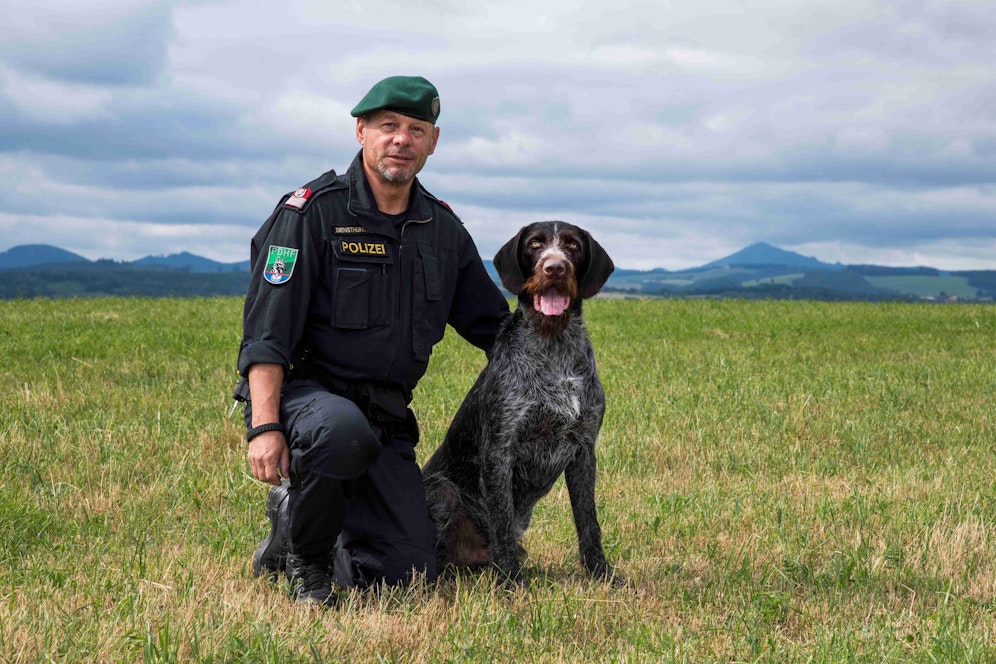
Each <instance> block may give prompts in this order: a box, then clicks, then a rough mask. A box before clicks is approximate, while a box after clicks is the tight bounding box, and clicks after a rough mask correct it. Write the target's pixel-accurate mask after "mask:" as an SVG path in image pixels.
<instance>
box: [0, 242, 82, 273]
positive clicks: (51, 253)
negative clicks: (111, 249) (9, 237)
mask: <svg viewBox="0 0 996 664" xmlns="http://www.w3.org/2000/svg"><path fill="white" fill-rule="evenodd" d="M87 262H89V259H87V258H84V257H83V256H80V255H79V254H74V253H73V252H71V251H66V250H65V249H59V248H58V247H53V246H51V245H47V244H22V245H21V246H19V247H11V248H10V249H8V250H7V251H4V252H0V270H8V269H16V268H22V267H30V266H33V265H49V264H56V263H87Z"/></svg>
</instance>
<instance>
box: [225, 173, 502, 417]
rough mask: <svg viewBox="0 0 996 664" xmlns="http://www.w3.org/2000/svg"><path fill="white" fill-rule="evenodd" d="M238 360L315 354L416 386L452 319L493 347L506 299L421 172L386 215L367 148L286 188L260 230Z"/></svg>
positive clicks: (361, 377)
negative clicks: (340, 167) (405, 202)
mask: <svg viewBox="0 0 996 664" xmlns="http://www.w3.org/2000/svg"><path fill="white" fill-rule="evenodd" d="M251 263H252V278H251V281H250V285H249V292H248V294H247V297H246V302H245V310H244V314H243V339H242V346H241V349H240V351H239V359H238V369H239V373H241V374H242V375H243V376H246V375H248V369H249V367H250V366H251V365H253V364H256V363H275V364H282V365H284V368H285V371H286V370H287V369H288V368H290V367H291V365H292V364H293V363H294V362H299V361H302V357H306V358H307V360H306V361H307V362H308V363H310V364H311V365H312V367H313V368H314V369H316V370H317V371H318V373H319V374H321V375H326V376H332V377H334V378H335V380H341V381H345V382H348V383H355V382H363V381H372V382H377V383H381V384H388V385H394V386H397V387H400V388H402V389H403V390H404V391H405V392H407V393H408V394H409V398H410V393H411V390H412V389H414V387H415V384H416V383H417V382H418V380H419V378H421V377H422V375H423V374H424V373H425V370H426V367H427V365H428V361H429V354H430V353H431V352H432V347H433V345H434V344H435V343H436V342H438V341H439V340H440V339H442V337H443V333H444V331H445V328H446V324H447V323H449V324H450V325H452V326H453V328H454V329H456V331H457V332H459V333H460V335H461V336H463V337H464V338H465V339H467V340H468V341H470V342H471V343H472V344H474V345H475V346H478V347H479V348H482V349H484V350H489V349H490V348H491V345H492V344H493V343H494V338H495V334H496V333H497V331H498V327H499V325H500V322H501V320H502V318H503V317H504V316H505V315H506V314H508V303H507V302H506V300H505V298H504V296H503V295H502V294H501V291H500V290H499V289H498V287H497V286H496V285H495V284H494V282H493V281H492V280H491V278H490V277H489V276H488V274H487V272H486V271H485V269H484V265H483V263H482V262H481V258H480V255H479V254H478V252H477V248H476V247H475V245H474V242H473V240H472V239H471V237H470V234H469V233H468V232H467V230H466V229H465V228H464V226H463V224H462V222H461V221H460V220H459V219H458V218H457V217H456V215H454V214H453V212H452V211H451V210H450V209H449V208H448V206H446V205H445V204H443V203H442V202H440V201H439V200H437V199H436V198H434V197H433V196H432V195H431V194H429V193H428V192H427V191H426V190H425V189H423V188H422V186H421V184H419V182H418V180H417V179H416V180H415V181H414V182H413V185H412V193H411V200H410V203H409V206H408V210H407V212H406V213H405V216H404V218H403V220H402V221H398V220H396V219H392V218H389V217H386V216H385V215H383V214H382V213H381V212H380V211H379V210H378V209H377V205H376V202H375V201H374V198H373V194H372V192H371V190H370V186H369V184H368V183H367V180H366V176H365V173H364V170H363V164H362V153H360V154H358V155H357V156H356V158H355V159H354V160H353V163H352V165H351V166H350V167H349V170H348V171H347V172H346V174H345V175H339V176H337V175H336V174H335V172H333V171H329V172H328V173H326V174H325V175H323V176H321V177H320V178H318V179H316V180H314V181H313V182H311V183H309V184H307V185H305V186H304V187H302V188H301V189H298V190H297V191H296V192H294V193H293V194H288V195H287V196H285V197H284V198H283V199H282V200H281V202H280V204H279V205H278V206H277V208H276V209H275V210H274V212H273V214H272V215H271V216H270V218H269V219H268V220H267V222H266V223H265V224H263V226H262V227H261V228H260V230H259V232H258V233H257V234H256V236H255V237H254V238H253V240H252V260H251Z"/></svg>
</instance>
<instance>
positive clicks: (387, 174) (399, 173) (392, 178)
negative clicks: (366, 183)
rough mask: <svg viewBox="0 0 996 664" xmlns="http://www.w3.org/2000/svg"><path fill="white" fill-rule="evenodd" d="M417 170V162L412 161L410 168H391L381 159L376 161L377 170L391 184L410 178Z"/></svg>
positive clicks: (400, 182) (409, 179) (401, 182)
mask: <svg viewBox="0 0 996 664" xmlns="http://www.w3.org/2000/svg"><path fill="white" fill-rule="evenodd" d="M418 171H419V164H417V163H414V162H413V163H412V165H411V167H410V168H405V169H397V170H391V169H390V168H388V167H387V166H386V165H384V162H383V161H378V162H377V172H378V173H380V175H381V177H382V178H384V179H385V180H387V181H388V182H390V183H392V184H404V183H406V182H409V181H411V180H412V178H414V177H415V174H416V173H418Z"/></svg>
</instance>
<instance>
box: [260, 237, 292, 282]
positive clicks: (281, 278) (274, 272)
mask: <svg viewBox="0 0 996 664" xmlns="http://www.w3.org/2000/svg"><path fill="white" fill-rule="evenodd" d="M296 263H297V249H291V248H289V247H277V246H274V245H272V244H271V245H270V253H269V255H267V257H266V268H264V270H263V278H264V279H266V280H267V281H269V282H270V283H271V284H274V285H277V286H279V285H280V284H285V283H287V282H288V281H290V278H291V275H293V274H294V265H295V264H296Z"/></svg>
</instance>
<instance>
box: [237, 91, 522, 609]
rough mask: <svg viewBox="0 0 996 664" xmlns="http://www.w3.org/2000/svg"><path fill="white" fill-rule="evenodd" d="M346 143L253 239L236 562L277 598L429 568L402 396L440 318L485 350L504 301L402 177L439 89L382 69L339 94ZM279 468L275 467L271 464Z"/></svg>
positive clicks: (465, 242) (429, 572)
mask: <svg viewBox="0 0 996 664" xmlns="http://www.w3.org/2000/svg"><path fill="white" fill-rule="evenodd" d="M352 115H353V116H354V117H355V118H356V138H357V140H358V142H359V144H360V145H361V149H360V152H359V153H358V154H357V156H356V158H355V159H354V160H353V163H352V165H351V166H350V167H349V169H348V170H347V171H346V173H345V174H344V175H336V174H335V173H334V172H333V171H329V172H328V173H325V174H324V175H322V176H321V177H319V178H318V179H316V180H314V181H312V182H310V183H309V184H307V185H305V186H303V187H301V188H300V189H298V190H296V191H295V192H293V194H289V195H287V196H285V197H284V198H283V199H282V200H281V202H280V203H279V204H278V205H277V208H276V209H275V210H274V212H273V214H272V215H271V216H270V218H269V219H268V220H267V221H266V223H264V224H263V226H262V227H261V228H260V230H259V232H258V233H257V234H256V236H255V237H254V238H253V241H252V260H251V262H252V280H251V283H250V286H249V291H248V294H247V296H246V302H245V310H244V318H243V338H242V344H241V347H240V351H239V359H238V368H239V373H240V374H241V375H242V376H243V380H242V381H240V387H239V389H238V390H237V395H236V396H237V398H239V397H241V398H242V400H246V401H247V403H246V408H245V419H246V426H247V427H248V430H247V435H246V437H247V439H248V440H249V452H248V456H249V465H250V468H251V469H252V473H253V475H254V476H255V477H256V478H257V479H259V480H261V481H263V482H268V483H270V484H273V485H274V487H275V488H274V489H271V491H270V495H269V498H268V500H267V515H268V517H269V519H270V534H269V535H268V536H267V537H266V538H265V539H264V540H263V542H262V543H261V544H260V545H259V548H258V549H257V551H256V553H255V555H254V556H253V573H254V575H256V576H260V575H264V574H265V575H276V574H277V573H279V572H280V571H281V570H283V571H284V572H285V574H286V577H287V580H288V581H289V583H290V588H291V591H292V593H293V597H294V598H295V599H296V600H297V601H299V602H304V603H318V604H323V605H331V604H334V602H335V598H336V594H335V593H334V591H333V586H334V585H338V586H342V587H348V586H360V587H365V586H368V585H370V584H373V583H388V584H400V583H406V582H408V581H410V580H411V578H412V575H413V574H415V573H418V574H424V575H425V576H426V577H427V578H428V579H429V580H432V579H433V578H435V575H436V570H435V557H434V555H435V554H434V548H435V542H434V538H435V533H434V529H433V527H432V525H431V522H430V520H429V515H428V511H427V508H426V505H425V496H424V490H423V486H422V478H421V474H420V472H419V468H418V465H417V463H416V461H415V452H414V446H415V444H416V443H417V442H418V424H417V423H416V421H415V417H414V415H413V413H412V411H411V410H410V409H409V408H408V404H409V403H410V401H411V396H412V390H413V389H414V387H415V384H416V383H417V382H418V380H419V378H421V376H422V375H423V373H424V372H425V370H426V367H427V365H428V361H429V354H430V353H431V351H432V347H433V345H434V344H435V343H436V342H438V341H439V340H440V339H442V337H443V333H444V330H445V327H446V325H447V324H450V325H451V326H452V327H453V328H454V329H455V330H456V331H457V332H458V333H460V335H461V336H463V337H464V338H465V339H467V340H468V341H470V342H471V343H472V344H474V345H475V346H477V347H479V348H481V349H483V350H485V351H487V350H488V349H490V347H491V345H492V344H493V342H494V337H495V334H496V333H497V331H498V326H499V324H500V322H501V320H502V318H503V317H504V316H505V315H506V314H507V313H508V305H507V302H506V301H505V298H504V297H503V296H502V294H501V292H500V291H499V290H498V288H497V286H495V284H494V282H492V280H491V279H490V277H489V276H488V274H487V273H486V271H485V269H484V265H483V263H482V262H481V258H480V255H479V254H478V252H477V248H476V247H475V246H474V242H473V240H472V239H471V237H470V235H469V234H468V232H467V231H466V229H465V228H464V227H463V225H462V223H461V222H460V220H459V219H458V218H457V217H456V216H455V215H454V214H453V212H452V210H450V208H449V207H448V206H447V205H445V204H444V203H442V202H441V201H439V200H437V199H436V198H434V197H433V196H432V195H431V194H429V193H428V192H427V191H426V190H425V189H424V188H423V187H422V185H421V184H420V183H419V181H418V179H417V178H416V177H415V175H416V174H417V173H418V172H419V171H420V170H421V169H422V166H423V165H424V164H425V162H426V159H427V158H428V156H429V155H430V154H432V153H433V151H434V150H435V148H436V141H437V140H438V138H439V129H438V128H437V127H436V119H437V118H438V116H439V95H438V93H437V92H436V89H435V87H433V85H432V84H431V83H429V82H428V81H427V80H425V79H424V78H421V77H408V76H393V77H390V78H387V79H384V80H382V81H380V82H379V83H377V84H376V85H374V86H373V88H372V89H371V90H370V92H369V93H367V95H366V96H365V97H364V98H363V99H362V100H361V101H360V103H359V104H358V105H357V106H356V107H355V108H354V109H353V110H352ZM285 478H287V479H289V482H288V481H287V480H286V479H285Z"/></svg>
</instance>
